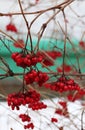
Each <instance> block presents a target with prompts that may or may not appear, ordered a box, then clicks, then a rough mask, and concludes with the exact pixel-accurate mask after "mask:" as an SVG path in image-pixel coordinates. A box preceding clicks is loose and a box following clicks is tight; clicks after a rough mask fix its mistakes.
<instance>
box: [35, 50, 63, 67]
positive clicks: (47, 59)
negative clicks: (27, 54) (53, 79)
mask: <svg viewBox="0 0 85 130" xmlns="http://www.w3.org/2000/svg"><path fill="white" fill-rule="evenodd" d="M37 55H39V56H42V57H43V61H42V62H43V64H45V65H46V66H53V65H54V62H53V60H51V59H50V58H52V59H54V60H55V59H56V58H58V57H61V56H62V53H61V52H59V51H45V52H40V51H38V52H37Z"/></svg>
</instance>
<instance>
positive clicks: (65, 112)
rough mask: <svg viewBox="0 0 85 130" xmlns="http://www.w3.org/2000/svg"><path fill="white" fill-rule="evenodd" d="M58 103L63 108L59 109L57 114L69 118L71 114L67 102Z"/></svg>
mask: <svg viewBox="0 0 85 130" xmlns="http://www.w3.org/2000/svg"><path fill="white" fill-rule="evenodd" d="M58 103H59V104H60V105H61V106H62V108H57V109H56V111H55V113H56V114H58V115H61V116H65V117H67V118H68V117H69V112H68V108H67V102H64V101H60V102H58Z"/></svg>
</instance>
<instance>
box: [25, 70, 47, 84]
mask: <svg viewBox="0 0 85 130" xmlns="http://www.w3.org/2000/svg"><path fill="white" fill-rule="evenodd" d="M24 79H25V81H26V84H32V83H34V82H37V83H38V85H39V86H42V84H43V83H45V82H46V81H47V80H48V79H49V77H48V75H47V74H46V73H45V72H41V71H36V70H31V71H30V72H28V73H26V74H25V77H24Z"/></svg>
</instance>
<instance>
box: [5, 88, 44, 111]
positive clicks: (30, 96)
mask: <svg viewBox="0 0 85 130" xmlns="http://www.w3.org/2000/svg"><path fill="white" fill-rule="evenodd" d="M7 101H8V106H11V108H12V110H14V109H15V108H16V109H17V110H20V106H21V105H23V106H25V105H28V108H31V109H32V110H39V109H43V108H46V107H47V105H45V104H44V103H43V102H41V101H40V94H39V93H37V92H36V91H34V90H29V91H27V92H25V93H23V92H20V93H14V94H9V95H8V98H7Z"/></svg>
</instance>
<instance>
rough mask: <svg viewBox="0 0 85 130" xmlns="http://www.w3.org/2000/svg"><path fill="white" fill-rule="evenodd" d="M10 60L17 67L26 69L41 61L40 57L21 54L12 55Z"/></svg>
mask: <svg viewBox="0 0 85 130" xmlns="http://www.w3.org/2000/svg"><path fill="white" fill-rule="evenodd" d="M12 59H13V60H14V61H15V62H16V64H17V66H20V67H23V68H26V67H30V66H35V65H36V64H37V63H38V62H41V61H42V56H37V55H31V54H26V55H25V54H23V53H18V52H15V53H12Z"/></svg>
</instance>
